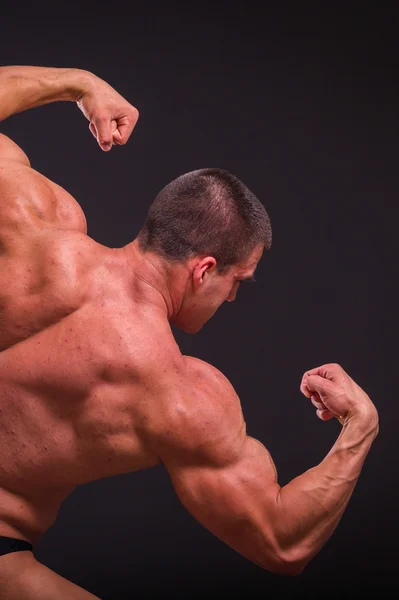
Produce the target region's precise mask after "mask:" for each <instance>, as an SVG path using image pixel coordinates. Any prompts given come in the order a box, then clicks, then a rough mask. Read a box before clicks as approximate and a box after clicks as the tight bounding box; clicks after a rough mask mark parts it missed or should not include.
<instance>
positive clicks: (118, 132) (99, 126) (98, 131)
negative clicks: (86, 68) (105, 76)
mask: <svg viewBox="0 0 399 600" xmlns="http://www.w3.org/2000/svg"><path fill="white" fill-rule="evenodd" d="M76 103H77V105H78V106H79V108H80V110H81V111H82V113H83V114H84V115H85V117H86V118H87V119H88V120H89V121H90V125H89V127H90V131H91V133H92V134H93V135H94V137H95V138H96V140H97V142H98V144H99V146H100V148H101V149H102V150H104V151H105V152H107V151H108V150H111V148H112V146H113V145H115V144H118V145H122V144H126V142H127V141H128V139H129V137H130V134H131V133H132V131H133V129H134V127H135V125H136V123H137V120H138V118H139V112H138V110H137V108H135V107H134V106H132V105H131V104H129V102H127V100H125V99H124V98H123V97H122V96H121V95H120V94H119V93H118V92H117V91H116V90H114V88H112V87H111V86H110V85H108V83H106V82H105V81H103V80H102V79H100V78H99V77H97V76H96V75H93V74H92V73H87V76H86V78H85V83H84V89H83V90H82V92H81V93H80V94H79V95H78V96H77V98H76Z"/></svg>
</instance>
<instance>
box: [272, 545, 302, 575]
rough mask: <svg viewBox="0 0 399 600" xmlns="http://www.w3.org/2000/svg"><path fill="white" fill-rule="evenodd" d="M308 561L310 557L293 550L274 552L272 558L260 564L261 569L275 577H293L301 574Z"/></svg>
mask: <svg viewBox="0 0 399 600" xmlns="http://www.w3.org/2000/svg"><path fill="white" fill-rule="evenodd" d="M310 560H311V557H305V556H304V555H303V554H299V552H298V551H297V550H294V549H292V550H289V551H276V552H275V553H274V556H273V557H270V556H269V557H268V559H267V561H265V562H264V563H263V564H262V567H263V568H264V569H266V570H267V571H270V572H272V573H275V574H277V575H286V576H290V577H294V576H295V575H301V573H303V571H304V569H305V567H306V566H307V564H308V563H309V562H310Z"/></svg>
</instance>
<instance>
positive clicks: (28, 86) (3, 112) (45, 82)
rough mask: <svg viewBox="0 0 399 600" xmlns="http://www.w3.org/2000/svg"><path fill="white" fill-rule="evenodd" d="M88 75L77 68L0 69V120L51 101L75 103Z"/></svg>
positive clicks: (21, 67)
mask: <svg viewBox="0 0 399 600" xmlns="http://www.w3.org/2000/svg"><path fill="white" fill-rule="evenodd" d="M90 76H91V75H90V73H88V72H87V71H83V70H80V69H60V68H52V67H30V66H6V67H0V121H2V120H4V119H6V118H7V117H9V116H11V115H13V114H15V113H19V112H22V111H24V110H28V109H30V108H35V107H37V106H41V105H43V104H48V103H50V102H57V101H62V100H65V101H75V100H77V98H78V97H79V95H80V94H81V93H82V92H83V91H84V89H85V87H86V86H87V84H88V80H89V78H90Z"/></svg>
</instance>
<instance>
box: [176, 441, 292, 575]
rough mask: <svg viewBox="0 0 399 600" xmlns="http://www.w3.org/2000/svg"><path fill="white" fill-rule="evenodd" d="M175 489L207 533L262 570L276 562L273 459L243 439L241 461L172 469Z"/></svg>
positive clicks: (257, 444)
mask: <svg viewBox="0 0 399 600" xmlns="http://www.w3.org/2000/svg"><path fill="white" fill-rule="evenodd" d="M169 472H170V475H171V478H172V482H173V485H174V487H175V490H176V493H177V495H178V497H179V498H180V500H181V502H182V503H183V505H184V506H185V507H186V508H187V510H188V511H189V512H190V513H191V514H192V515H193V516H194V517H195V518H196V519H197V520H198V521H199V522H200V523H201V524H202V525H203V526H205V527H206V528H207V529H209V531H211V532H212V533H213V534H214V535H216V536H217V537H218V538H220V539H221V540H222V541H224V542H225V543H226V544H228V545H229V546H231V547H232V548H233V549H234V550H236V551H237V552H239V553H240V554H242V555H244V556H245V557H246V558H248V559H250V560H252V561H253V562H255V563H257V564H260V565H261V566H263V567H264V568H269V566H270V565H273V564H275V561H276V557H277V540H276V537H275V534H274V527H273V523H274V514H275V513H276V511H277V496H278V492H279V490H280V486H279V485H278V483H277V473H276V468H275V466H274V463H273V461H272V458H271V456H270V454H269V452H268V451H267V450H266V448H265V447H264V446H263V445H262V444H261V443H260V442H258V441H257V440H254V439H253V438H247V441H246V446H245V450H244V452H243V454H242V456H241V457H240V459H239V460H238V461H237V462H235V463H234V464H231V465H229V466H227V467H223V468H220V467H219V468H215V467H198V466H196V467H195V466H192V467H185V468H183V469H178V470H176V471H173V469H172V470H170V471H169Z"/></svg>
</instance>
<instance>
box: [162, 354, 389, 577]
mask: <svg viewBox="0 0 399 600" xmlns="http://www.w3.org/2000/svg"><path fill="white" fill-rule="evenodd" d="M191 364H192V361H191ZM187 381H189V385H188V386H187V390H186V395H187V397H188V398H189V399H190V398H191V399H194V402H193V406H194V410H187V409H186V408H184V410H183V409H182V408H180V407H179V410H178V411H177V418H176V420H175V422H174V423H173V424H172V426H171V427H170V428H168V431H167V434H165V435H164V436H163V438H162V441H161V445H160V457H161V460H162V462H163V463H164V465H165V466H166V468H167V470H168V473H169V475H170V477H171V480H172V483H173V485H174V488H175V490H176V493H177V495H178V497H179V498H180V500H181V502H182V503H183V505H184V506H185V507H186V508H187V510H188V511H189V512H190V513H191V514H192V515H193V516H194V517H195V518H196V519H197V520H198V521H199V522H200V523H201V524H202V525H204V526H205V527H207V528H208V529H209V530H210V531H211V532H212V533H213V534H214V535H216V536H217V537H219V538H220V539H221V540H222V541H224V542H225V543H226V544H228V545H229V546H231V547H232V548H233V549H235V550H236V551H237V552H239V553H240V554H242V555H243V556H245V557H246V558H248V559H249V560H251V561H252V562H254V563H256V564H258V565H259V566H261V567H263V568H265V569H267V570H270V571H274V572H276V573H283V574H287V575H295V574H298V573H300V572H301V571H302V570H303V569H304V568H305V566H306V565H307V564H308V563H309V562H310V561H311V559H312V558H313V557H314V556H315V555H316V554H317V553H318V552H319V551H320V550H321V548H322V547H323V546H324V545H325V543H326V542H327V540H328V539H329V538H330V536H331V535H332V533H333V532H334V530H335V528H336V527H337V525H338V523H339V521H340V519H341V517H342V515H343V513H344V510H345V508H346V506H347V504H348V501H349V499H350V497H351V494H352V492H353V490H354V488H355V485H356V482H357V480H358V478H359V475H360V472H361V470H362V466H363V463H364V461H365V459H366V456H367V454H368V452H369V450H370V447H371V445H372V443H373V441H374V439H375V437H376V435H377V433H378V413H377V410H376V408H375V406H374V405H373V404H372V402H371V400H370V398H369V397H368V396H367V394H366V393H365V392H364V391H363V390H362V389H361V388H360V387H359V386H358V385H357V384H356V383H355V382H354V381H353V379H352V378H350V377H349V375H348V374H347V373H345V371H344V370H343V369H342V367H340V366H339V365H323V366H322V367H318V368H316V369H312V370H311V371H309V372H308V373H307V374H306V375H305V376H304V378H303V381H302V384H301V390H302V392H303V394H304V395H305V396H307V397H309V398H310V397H311V398H312V403H313V404H315V406H316V408H317V415H318V416H319V417H320V418H321V419H322V420H327V417H329V415H330V414H331V416H341V420H342V421H343V427H342V430H341V432H340V434H339V436H338V439H337V441H336V442H335V444H334V446H333V447H332V448H331V450H330V452H329V453H328V454H327V456H326V457H325V458H324V459H323V460H322V461H321V462H320V463H319V464H318V465H316V466H315V467H313V468H311V469H309V470H307V471H306V472H304V473H302V474H301V475H299V476H298V477H296V478H295V479H293V480H291V481H290V482H289V483H288V484H286V485H285V486H283V487H280V485H279V484H278V481H277V471H276V468H275V465H274V462H273V460H272V458H271V456H270V454H269V452H268V451H267V450H266V448H265V447H264V446H263V445H262V444H261V443H260V442H259V441H257V440H255V439H253V438H251V437H248V436H247V435H246V433H245V422H244V420H243V416H242V414H241V408H240V403H239V399H238V397H237V396H236V394H235V392H234V390H233V388H232V386H231V385H230V384H229V382H228V381H227V380H226V379H225V378H223V377H222V376H221V374H220V373H219V375H215V370H214V369H213V368H212V370H211V368H210V366H208V368H206V367H203V368H201V369H199V368H196V369H195V370H194V369H193V368H192V367H191V368H190V374H189V376H188V377H187ZM176 389H177V386H176ZM182 397H184V391H183V395H182ZM325 411H328V414H327V412H325Z"/></svg>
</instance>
